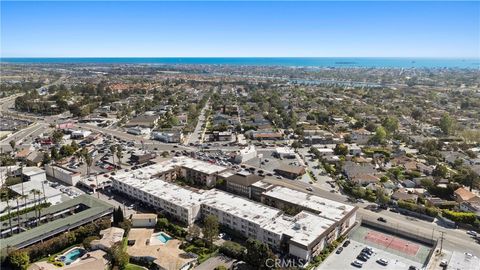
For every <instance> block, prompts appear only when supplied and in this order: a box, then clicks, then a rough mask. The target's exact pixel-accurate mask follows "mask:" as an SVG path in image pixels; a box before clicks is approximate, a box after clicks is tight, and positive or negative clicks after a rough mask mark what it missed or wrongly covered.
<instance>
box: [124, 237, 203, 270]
mask: <svg viewBox="0 0 480 270" xmlns="http://www.w3.org/2000/svg"><path fill="white" fill-rule="evenodd" d="M152 235H153V229H137V228H133V229H131V230H130V232H129V233H128V240H129V242H133V241H135V243H134V244H133V245H129V246H127V253H128V254H129V255H130V256H132V257H149V258H151V259H153V260H155V263H156V264H158V265H160V266H162V267H163V268H164V269H167V270H177V269H180V268H182V266H184V265H186V264H188V263H190V262H191V261H193V260H195V259H192V258H188V257H187V256H185V251H183V250H181V249H180V248H179V246H180V244H181V242H180V241H179V240H177V239H170V240H169V241H168V242H167V243H165V244H163V243H162V244H160V245H159V244H155V243H151V242H150V239H151V238H152ZM157 241H158V242H160V240H158V239H157ZM160 243H161V242H160Z"/></svg>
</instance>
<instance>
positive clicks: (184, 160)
mask: <svg viewBox="0 0 480 270" xmlns="http://www.w3.org/2000/svg"><path fill="white" fill-rule="evenodd" d="M173 160H176V162H177V163H178V164H179V165H180V166H182V167H185V168H188V169H191V170H195V171H198V172H202V173H205V174H214V173H220V172H223V171H225V170H226V169H227V168H226V167H223V166H218V165H215V164H212V163H208V162H205V161H201V160H198V159H193V158H189V157H184V156H181V157H176V158H173Z"/></svg>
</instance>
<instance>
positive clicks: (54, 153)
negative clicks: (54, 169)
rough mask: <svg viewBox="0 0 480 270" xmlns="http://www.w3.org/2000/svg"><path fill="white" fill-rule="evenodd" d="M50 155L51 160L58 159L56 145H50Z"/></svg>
mask: <svg viewBox="0 0 480 270" xmlns="http://www.w3.org/2000/svg"><path fill="white" fill-rule="evenodd" d="M50 156H51V157H52V158H53V160H59V159H60V154H58V150H57V148H56V147H52V149H51V150H50Z"/></svg>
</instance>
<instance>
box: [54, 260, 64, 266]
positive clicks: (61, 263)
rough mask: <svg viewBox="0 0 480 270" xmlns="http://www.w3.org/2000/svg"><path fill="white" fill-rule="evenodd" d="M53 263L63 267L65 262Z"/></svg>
mask: <svg viewBox="0 0 480 270" xmlns="http://www.w3.org/2000/svg"><path fill="white" fill-rule="evenodd" d="M53 265H55V266H56V267H63V266H64V265H65V264H64V263H63V262H58V261H56V262H53Z"/></svg>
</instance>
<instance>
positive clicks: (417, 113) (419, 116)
mask: <svg viewBox="0 0 480 270" xmlns="http://www.w3.org/2000/svg"><path fill="white" fill-rule="evenodd" d="M411 116H412V118H413V119H415V120H420V119H422V117H423V110H422V109H420V108H415V109H413V110H412V113H411Z"/></svg>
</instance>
